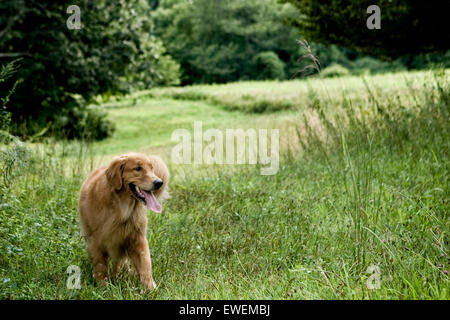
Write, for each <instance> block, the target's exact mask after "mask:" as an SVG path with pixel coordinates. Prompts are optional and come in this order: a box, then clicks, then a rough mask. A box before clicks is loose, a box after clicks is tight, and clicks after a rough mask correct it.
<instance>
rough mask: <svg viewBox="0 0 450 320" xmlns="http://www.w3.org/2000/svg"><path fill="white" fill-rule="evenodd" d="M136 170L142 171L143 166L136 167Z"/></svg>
mask: <svg viewBox="0 0 450 320" xmlns="http://www.w3.org/2000/svg"><path fill="white" fill-rule="evenodd" d="M134 170H136V171H141V170H142V167H136V168H134Z"/></svg>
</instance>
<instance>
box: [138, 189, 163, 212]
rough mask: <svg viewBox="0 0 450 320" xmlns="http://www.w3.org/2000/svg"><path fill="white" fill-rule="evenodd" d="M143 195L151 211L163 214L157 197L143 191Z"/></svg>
mask: <svg viewBox="0 0 450 320" xmlns="http://www.w3.org/2000/svg"><path fill="white" fill-rule="evenodd" d="M142 193H143V194H144V197H145V203H146V205H147V209H150V210H152V211H153V212H156V213H161V211H162V207H161V205H160V204H159V202H158V200H156V197H155V195H154V194H153V192H145V191H143V190H142Z"/></svg>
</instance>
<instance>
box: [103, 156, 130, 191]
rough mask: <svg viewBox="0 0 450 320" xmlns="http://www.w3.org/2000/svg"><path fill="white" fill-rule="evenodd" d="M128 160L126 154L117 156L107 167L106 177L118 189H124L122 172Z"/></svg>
mask: <svg viewBox="0 0 450 320" xmlns="http://www.w3.org/2000/svg"><path fill="white" fill-rule="evenodd" d="M126 161H127V157H125V156H119V157H115V158H114V159H113V161H112V162H111V163H110V165H109V167H108V168H107V169H106V178H107V179H108V182H109V183H110V184H111V185H112V186H113V187H114V189H116V190H120V189H122V184H123V178H122V173H123V168H124V167H125V162H126Z"/></svg>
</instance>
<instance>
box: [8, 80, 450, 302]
mask: <svg viewBox="0 0 450 320" xmlns="http://www.w3.org/2000/svg"><path fill="white" fill-rule="evenodd" d="M405 78H406V79H407V80H408V79H409V80H410V82H409V85H408V81H409V80H408V81H405ZM440 81H441V82H440V85H443V86H445V88H444V89H447V88H448V77H446V76H445V74H444V77H443V80H440ZM367 82H368V84H369V92H368V88H367V87H366V86H365V85H364V83H363V81H362V79H358V78H354V77H349V78H341V79H333V80H327V81H324V82H322V81H321V80H320V79H317V80H311V81H295V82H286V83H276V82H265V83H258V82H253V83H242V84H230V85H224V86H204V87H198V88H197V87H192V88H186V89H156V90H152V91H150V92H148V91H146V92H142V93H136V94H135V95H134V97H132V99H134V100H136V104H135V105H133V103H130V100H129V98H128V97H125V98H124V99H122V100H119V101H118V102H117V103H110V104H109V105H108V112H109V117H110V118H111V119H112V120H113V121H114V122H115V123H116V125H117V132H116V133H115V135H114V136H113V137H111V138H109V139H107V140H105V141H102V142H97V143H94V144H93V145H91V146H89V147H88V149H89V150H90V152H89V154H90V156H86V155H82V156H79V158H76V157H75V155H76V154H77V152H76V151H77V150H78V149H80V148H86V146H84V145H81V146H80V145H78V144H76V143H71V144H68V145H67V148H66V147H65V148H66V149H67V150H70V151H71V152H69V156H67V155H63V154H62V152H61V151H60V149H58V148H54V149H53V151H52V152H50V151H47V152H42V153H36V154H34V153H33V154H32V155H30V159H29V162H28V163H27V167H25V168H24V169H22V170H21V171H20V172H19V173H17V178H16V179H15V180H14V181H13V182H12V183H11V184H10V185H9V186H8V189H6V190H7V192H2V204H1V207H0V221H1V222H2V223H1V225H0V241H1V245H0V250H1V251H0V252H1V254H0V298H2V299H449V298H450V294H449V278H448V270H449V269H450V268H449V247H448V245H449V229H450V228H449V206H448V183H449V179H448V177H449V175H448V169H449V161H448V150H449V132H448V117H447V116H448V100H445V97H446V95H445V92H448V90H444V91H442V90H441V91H440V90H439V86H436V85H433V78H432V77H431V76H430V75H429V73H426V72H422V73H411V74H408V73H401V74H396V75H385V76H376V77H368V78H367ZM393 84H395V88H392V86H393ZM340 86H341V88H342V86H344V89H345V87H347V88H354V91H353V96H354V99H353V100H352V101H353V102H354V105H353V106H352V107H349V106H347V105H346V104H345V103H344V102H345V99H344V97H345V92H346V90H344V89H342V90H341V89H335V90H334V89H332V88H339V87H340ZM327 87H328V88H330V90H325V91H320V90H323V88H325V89H326V88H327ZM205 88H206V89H205ZM268 88H272V89H271V90H272V91H271V96H272V97H273V98H274V100H276V101H275V102H274V103H275V104H276V105H278V104H277V103H278V102H277V101H283V97H285V101H287V102H286V103H284V104H282V105H279V106H280V110H279V111H278V112H271V111H270V108H268V109H266V110H262V111H261V110H257V111H255V110H253V111H252V110H251V108H250V109H246V108H244V107H243V108H240V107H239V106H247V105H248V104H247V102H248V101H249V100H251V99H253V101H256V102H255V103H256V104H257V103H258V102H257V101H265V100H267V95H260V92H266V90H268ZM286 88H289V89H286ZM308 88H309V89H308ZM394 89H395V90H394ZM171 90H172V91H173V92H175V91H176V92H177V93H176V94H175V96H173V92H172V91H171ZM189 90H196V92H199V91H202V90H206V91H207V92H206V91H204V92H203V93H202V95H198V94H196V95H193V94H191V93H186V92H188V91H189ZM296 90H300V91H301V90H304V94H302V97H304V99H299V100H297V102H296V104H295V108H293V107H292V106H293V104H292V103H293V102H292V101H291V98H290V97H291V95H296V94H297V93H296ZM349 90H350V89H349ZM163 91H164V94H162V93H161V92H163ZM169 91H170V92H169ZM168 92H169V93H168ZM180 92H181V96H180ZM255 92H256V93H255ZM289 92H291V95H288V93H289ZM301 92H303V91H301ZM386 92H390V93H391V94H389V95H387V94H386ZM426 92H431V93H432V94H431V95H426V94H425V93H426ZM226 93H228V94H229V95H230V97H228V98H229V99H230V100H227V99H226V98H222V97H221V98H220V99H221V100H222V102H221V103H220V101H219V100H218V98H215V99H210V98H209V97H208V95H219V94H224V95H226ZM231 96H233V98H231ZM397 97H398V98H397ZM275 98H276V99H275ZM258 99H260V100H258ZM447 99H448V98H447ZM226 100H227V101H228V102H226ZM218 101H219V102H218ZM224 101H225V102H224ZM229 101H233V103H231V102H229ZM445 101H447V103H446V102H445ZM240 102H242V103H241V104H240ZM271 103H272V102H271ZM271 103H269V104H266V102H264V103H262V104H261V105H266V106H267V105H269V106H273V105H274V104H271ZM232 105H234V106H238V107H236V108H230V106H232ZM345 108H354V109H350V110H351V112H348V115H349V116H348V117H347V118H345V119H344V120H345V121H342V122H338V121H335V122H338V123H342V124H343V125H342V128H341V129H340V130H339V131H336V132H334V131H333V130H332V129H331V128H330V129H327V128H328V127H327V123H328V122H327V118H326V117H325V116H320V114H321V112H322V111H323V112H322V114H325V115H326V114H332V115H339V114H345V113H346V112H347V111H345V110H347V109H345ZM377 108H378V110H381V111H379V112H381V113H376V111H374V110H377ZM387 108H390V109H387ZM383 110H389V114H390V117H388V118H386V115H385V113H383V112H386V111H383ZM418 110H419V111H420V110H422V111H421V112H419V111H418ZM356 111H357V112H356ZM304 114H316V115H319V116H317V119H318V120H317V119H316V120H317V121H319V122H318V123H319V125H318V126H317V127H315V128H316V129H318V130H319V135H318V136H317V135H315V134H314V128H313V130H312V131H311V130H309V131H308V130H307V129H308V123H309V122H308V120H306V124H305V123H303V127H302V121H303V115H304ZM353 114H360V115H362V116H363V117H365V118H364V119H365V122H351V121H350V120H352V119H353V120H355V119H356V118H355V119H354V118H352V115H353ZM332 119H335V120H336V118H332ZM377 119H382V121H381V122H379V123H378V122H377ZM196 120H201V121H202V122H203V125H204V127H205V128H208V127H214V128H219V129H226V128H239V127H242V128H255V129H257V128H266V127H268V128H279V129H280V132H281V136H280V139H282V140H288V141H291V140H289V137H288V135H292V134H293V133H292V132H291V131H289V130H285V129H286V127H288V126H292V125H298V126H299V127H302V128H301V129H300V132H303V133H305V132H306V133H308V132H309V135H308V134H306V137H305V141H309V144H307V145H305V146H303V147H302V148H300V149H299V150H300V151H299V153H298V154H283V155H282V159H281V163H280V170H279V171H278V173H277V174H276V175H273V176H262V175H260V171H259V169H258V167H256V166H248V165H243V166H222V165H211V166H191V165H188V166H180V165H177V164H174V163H172V162H171V160H170V150H171V146H173V144H174V143H175V142H173V141H171V139H170V138H171V134H172V132H173V130H175V129H178V128H184V129H188V130H190V131H191V130H192V125H193V122H194V121H196ZM394 120H395V121H394ZM330 121H331V120H330ZM349 121H350V122H349ZM355 121H356V120H355ZM391 121H392V123H391ZM331 122H332V121H331ZM331 122H330V123H331ZM385 122H386V123H388V124H386V125H384V123H385ZM372 123H373V124H372ZM344 124H346V125H344ZM305 126H306V129H305ZM316 133H317V132H316ZM324 137H325V138H324ZM44 149H45V148H44ZM50 149H51V148H49V150H50ZM80 150H81V149H80ZM132 150H133V151H143V152H148V153H157V154H162V155H163V157H164V159H165V160H166V161H167V162H168V164H169V167H170V169H171V171H172V178H171V184H170V190H171V194H172V198H171V199H169V200H168V201H167V202H165V203H164V204H163V214H161V215H157V214H154V213H151V212H149V214H148V217H149V230H148V239H149V243H150V248H151V254H152V261H153V274H154V278H155V280H156V282H157V283H158V285H159V288H158V289H157V290H155V291H153V292H151V293H145V292H142V287H141V285H140V284H139V281H138V279H136V278H133V277H131V276H128V275H123V276H121V277H120V278H119V279H115V280H111V281H110V283H109V285H108V286H107V287H104V288H102V287H99V286H98V285H97V284H96V283H95V281H94V280H93V278H92V267H91V265H90V263H89V261H88V259H87V255H86V252H85V244H84V242H83V240H82V239H81V237H80V236H79V225H78V213H77V201H78V191H79V188H80V185H81V182H82V181H83V179H84V178H85V177H86V175H87V173H88V171H89V169H90V165H89V164H90V163H91V162H92V161H94V160H95V161H94V162H98V163H100V162H101V163H107V162H108V161H109V160H110V158H111V157H112V156H114V155H116V154H120V153H122V152H126V151H132ZM296 150H297V149H296ZM74 157H75V160H76V163H78V166H75V165H74ZM93 159H94V160H93ZM68 166H69V168H70V170H68V171H67V170H66V168H67V167H68ZM69 265H76V266H79V267H80V270H81V289H79V290H70V289H68V288H67V286H66V281H67V279H68V274H66V270H67V267H68V266H69ZM371 268H372V269H371ZM374 270H376V271H374Z"/></svg>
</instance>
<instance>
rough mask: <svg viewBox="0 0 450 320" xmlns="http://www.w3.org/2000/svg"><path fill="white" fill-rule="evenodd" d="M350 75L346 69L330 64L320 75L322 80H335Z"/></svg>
mask: <svg viewBox="0 0 450 320" xmlns="http://www.w3.org/2000/svg"><path fill="white" fill-rule="evenodd" d="M349 74H350V71H348V69H347V68H345V67H343V66H341V65H340V64H332V65H330V66H328V67H326V68H325V69H323V71H322V72H321V73H320V76H321V77H322V78H335V77H343V76H347V75H349Z"/></svg>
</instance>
